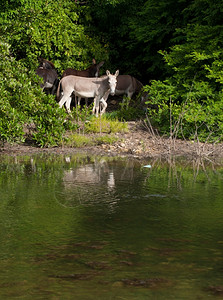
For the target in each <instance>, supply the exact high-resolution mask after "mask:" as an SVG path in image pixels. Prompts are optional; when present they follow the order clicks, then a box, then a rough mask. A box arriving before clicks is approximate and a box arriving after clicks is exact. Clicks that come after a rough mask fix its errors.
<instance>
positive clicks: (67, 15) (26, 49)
mask: <svg viewBox="0 0 223 300" xmlns="http://www.w3.org/2000/svg"><path fill="white" fill-rule="evenodd" d="M16 3H17V7H16V9H15V7H14V6H8V9H7V10H5V11H4V13H2V14H1V18H0V25H1V30H2V34H3V33H4V36H5V38H7V40H8V42H10V44H11V45H12V48H11V49H12V50H13V54H14V56H15V57H16V58H17V59H22V60H23V61H24V62H25V63H26V65H27V66H29V67H31V68H34V67H35V66H36V65H37V58H38V57H44V58H48V59H51V60H52V61H53V62H54V63H55V66H56V68H58V69H59V70H63V69H65V68H68V67H74V68H78V69H82V68H85V67H88V66H89V64H90V62H91V60H92V58H96V60H100V59H102V58H103V59H105V58H106V57H107V54H106V49H105V48H104V47H103V46H102V45H101V44H100V41H99V38H97V37H95V36H93V37H90V35H89V34H86V33H85V28H84V26H83V25H81V23H80V16H79V14H80V12H79V9H78V6H77V4H76V3H75V2H74V1H71V0H67V1H63V2H61V1H52V0H49V1H47V2H46V1H44V0H40V1H28V0H25V1H23V0H20V1H19V0H18V1H17V2H16Z"/></svg>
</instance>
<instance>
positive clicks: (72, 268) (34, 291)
mask: <svg viewBox="0 0 223 300" xmlns="http://www.w3.org/2000/svg"><path fill="white" fill-rule="evenodd" d="M148 164H150V165H151V168H145V167H144V165H148ZM222 195H223V165H222V164H218V165H214V164H211V163H210V162H208V163H206V162H203V161H178V160H171V161H158V160H157V161H152V160H151V161H138V160H129V159H125V158H106V157H90V156H86V155H73V156H71V155H67V156H62V155H36V156H23V157H12V156H0V267H1V268H0V299H3V300H4V299H25V300H26V299H34V300H35V299H52V300H57V299H62V300H63V299H65V300H66V299H77V300H79V299H81V300H82V299H83V300H85V299H90V300H91V299H92V300H93V299H99V300H107V299H119V300H124V299H126V300H133V299H134V300H136V299H137V300H138V299H140V300H141V299H151V300H169V299H177V300H181V299H204V300H206V299H211V300H212V299H216V297H217V299H223V292H222V293H221V292H220V291H219V292H217V291H216V288H215V287H219V286H220V287H222V286H223V196H222ZM222 289H223V287H222Z"/></svg>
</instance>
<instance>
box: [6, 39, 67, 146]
mask: <svg viewBox="0 0 223 300" xmlns="http://www.w3.org/2000/svg"><path fill="white" fill-rule="evenodd" d="M0 75H1V76H0V92H1V98H0V139H1V140H2V141H9V142H18V141H20V142H23V141H24V140H25V131H24V125H26V126H30V127H34V132H33V135H32V139H33V141H35V142H36V143H37V144H38V145H40V146H42V147H43V146H55V145H57V144H58V143H59V142H60V141H61V139H62V138H63V134H64V132H65V129H66V128H67V127H69V126H70V123H69V121H67V122H65V119H66V113H65V112H64V110H62V109H60V108H59V106H58V104H57V103H56V101H55V99H54V98H53V97H52V96H51V95H48V96H47V95H45V94H44V93H43V92H42V91H41V89H40V87H39V79H38V78H37V76H36V75H35V74H34V73H33V72H29V71H28V70H27V69H26V68H25V67H24V65H23V64H22V63H21V62H18V61H16V60H15V59H14V57H12V56H11V54H10V46H9V44H7V43H4V42H0ZM33 124H34V126H31V125H33Z"/></svg>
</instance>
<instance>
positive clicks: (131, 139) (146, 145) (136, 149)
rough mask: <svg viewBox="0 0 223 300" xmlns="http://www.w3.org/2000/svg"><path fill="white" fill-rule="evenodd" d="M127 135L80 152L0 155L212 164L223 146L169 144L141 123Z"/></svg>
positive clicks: (19, 150) (23, 150)
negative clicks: (192, 159)
mask: <svg viewBox="0 0 223 300" xmlns="http://www.w3.org/2000/svg"><path fill="white" fill-rule="evenodd" d="M128 128H129V131H128V132H127V133H117V134H116V136H117V137H118V141H117V142H115V144H113V145H108V144H102V145H98V146H92V147H83V148H71V147H70V148H69V147H56V148H38V147H36V146H33V145H30V144H28V143H27V144H13V145H11V144H8V143H5V144H4V145H0V154H8V155H26V154H34V153H57V154H67V153H77V152H87V153H89V154H94V155H95V154H96V155H108V156H129V157H136V158H139V159H140V158H153V157H167V156H170V155H174V156H184V157H206V158H208V159H211V160H215V159H222V158H223V143H221V144H208V143H198V142H193V141H186V140H179V139H178V140H171V139H169V138H165V137H160V136H159V135H154V134H151V133H150V132H149V130H148V128H145V127H144V126H143V124H142V123H141V122H128Z"/></svg>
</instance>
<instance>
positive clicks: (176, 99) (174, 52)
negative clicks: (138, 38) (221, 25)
mask: <svg viewBox="0 0 223 300" xmlns="http://www.w3.org/2000/svg"><path fill="white" fill-rule="evenodd" d="M204 33H206V34H207V35H205V34H204ZM185 34H186V39H187V42H186V43H185V44H182V45H175V46H174V47H172V48H171V50H170V52H169V53H168V52H162V55H163V56H164V59H165V61H166V63H167V64H168V66H169V67H170V68H171V69H172V73H173V76H172V77H170V78H168V79H166V80H165V81H152V82H151V85H150V86H148V87H147V91H148V92H149V96H150V100H149V103H148V104H149V109H148V113H149V115H150V117H152V118H153V119H154V123H155V124H156V126H158V127H159V128H160V129H161V132H165V131H168V127H169V132H171V131H173V130H174V129H175V132H176V131H177V132H178V136H179V137H187V138H194V136H198V138H200V139H201V140H205V139H207V138H208V139H211V140H218V139H220V140H221V139H222V133H223V131H222V121H223V110H222V107H223V100H222V99H223V98H222V93H223V86H222V83H223V81H222V78H223V77H222V68H221V66H222V57H223V51H222V48H220V47H219V46H218V47H217V46H216V44H215V43H213V40H211V39H210V35H212V37H214V36H215V33H214V31H213V29H212V30H210V28H209V30H208V28H207V27H206V26H201V25H199V26H198V25H196V26H193V27H191V26H189V27H188V28H187V31H185ZM218 43H220V41H219V42H218ZM171 118H173V120H171ZM171 124H172V127H174V126H176V125H177V126H178V129H177V130H176V128H170V126H171Z"/></svg>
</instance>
